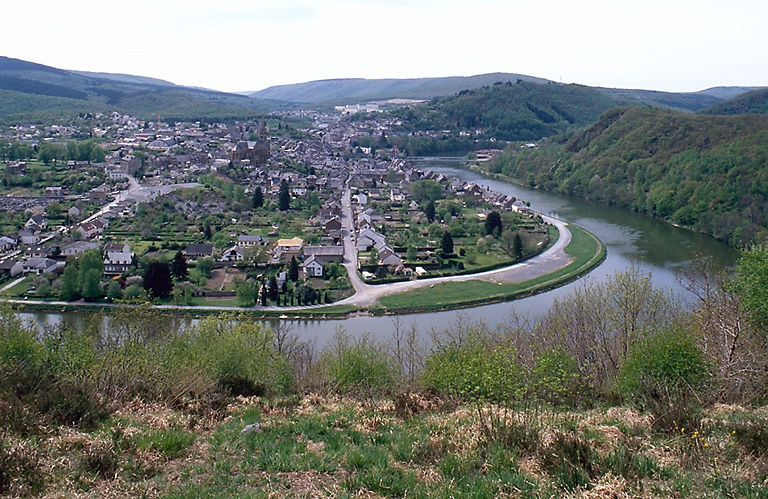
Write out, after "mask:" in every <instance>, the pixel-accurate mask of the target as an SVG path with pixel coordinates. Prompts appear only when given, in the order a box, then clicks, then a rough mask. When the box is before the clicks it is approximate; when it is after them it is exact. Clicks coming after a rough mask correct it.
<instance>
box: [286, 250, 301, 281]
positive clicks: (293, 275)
mask: <svg viewBox="0 0 768 499" xmlns="http://www.w3.org/2000/svg"><path fill="white" fill-rule="evenodd" d="M288 279H290V280H291V282H296V281H298V280H299V262H298V260H296V257H295V256H292V257H291V263H290V264H289V265H288Z"/></svg>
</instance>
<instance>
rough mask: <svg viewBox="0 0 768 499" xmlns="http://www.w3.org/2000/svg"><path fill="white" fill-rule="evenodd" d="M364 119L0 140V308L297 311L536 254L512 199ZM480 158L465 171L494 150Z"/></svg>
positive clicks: (139, 125)
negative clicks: (110, 305)
mask: <svg viewBox="0 0 768 499" xmlns="http://www.w3.org/2000/svg"><path fill="white" fill-rule="evenodd" d="M399 125H400V123H398V122H397V120H395V119H393V118H391V117H390V118H387V117H384V116H383V115H381V114H380V113H378V112H376V109H368V110H364V111H362V112H359V113H356V114H355V115H353V116H349V115H348V113H321V112H319V111H292V112H285V113H283V114H281V115H270V116H267V117H265V119H263V120H261V121H254V122H236V123H206V122H199V121H198V122H194V123H191V122H176V123H172V124H171V123H163V122H153V121H144V120H140V119H137V118H135V117H132V116H127V115H122V114H118V113H112V114H95V115H87V116H82V117H80V118H79V119H78V120H77V121H76V122H75V123H74V124H71V125H67V126H63V125H50V126H41V125H16V126H12V127H8V128H7V129H6V130H3V131H2V134H1V135H0V137H1V138H0V159H2V166H0V179H2V189H3V191H2V193H3V194H4V195H3V196H2V197H0V205H2V207H3V214H2V215H0V217H1V218H0V230H1V231H2V237H0V251H2V260H0V273H1V274H2V276H1V277H0V279H2V280H1V281H0V286H2V293H3V294H4V295H5V296H6V297H10V298H16V299H25V300H43V301H65V302H72V301H77V300H81V299H82V300H84V301H89V302H128V303H144V302H148V301H152V302H154V303H172V304H176V305H179V306H195V305H207V306H222V307H228V306H237V307H253V306H256V307H307V306H320V305H324V304H329V303H335V302H338V301H340V300H343V299H345V298H348V297H350V296H352V295H353V294H354V293H355V291H356V289H357V288H358V287H359V285H357V286H356V283H358V282H365V283H367V284H382V285H385V284H387V283H391V282H397V281H404V280H413V279H424V278H429V277H437V276H451V275H457V274H471V273H476V272H481V271H485V270H489V269H494V268H499V267H502V266H505V265H511V264H513V263H515V262H518V261H521V260H523V259H525V258H528V257H530V256H532V255H535V254H538V253H539V252H541V251H543V250H544V249H545V248H546V247H547V245H548V244H549V243H551V242H552V240H554V239H557V229H555V228H554V227H552V226H549V225H548V224H547V223H545V222H544V220H543V219H542V218H541V217H540V216H538V215H536V214H535V213H533V212H532V211H531V210H530V207H529V206H528V205H527V204H526V203H524V202H523V201H522V200H518V199H515V198H514V197H510V196H506V195H503V194H498V193H495V192H493V191H491V190H488V189H487V188H483V187H481V186H479V185H477V184H474V183H467V182H463V181H461V180H458V179H455V178H450V177H446V176H444V175H441V174H438V173H435V172H432V171H429V170H428V169H421V168H419V167H417V166H416V165H415V164H414V163H413V162H412V161H410V160H409V159H408V158H407V156H406V155H405V154H403V152H401V151H400V150H398V148H397V146H393V145H391V144H390V143H389V141H388V140H387V137H388V135H391V134H396V133H400V132H399V131H398V130H399ZM499 152H500V151H498V150H488V151H478V152H476V153H475V157H476V158H477V159H478V160H483V159H487V158H489V157H492V156H494V155H495V154H498V153H499Z"/></svg>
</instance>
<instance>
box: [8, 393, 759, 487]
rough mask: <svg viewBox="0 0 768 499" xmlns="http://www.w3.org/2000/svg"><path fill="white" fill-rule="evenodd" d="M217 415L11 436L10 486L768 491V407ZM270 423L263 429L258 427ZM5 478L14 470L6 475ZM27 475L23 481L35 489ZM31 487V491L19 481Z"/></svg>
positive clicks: (119, 415) (335, 403)
mask: <svg viewBox="0 0 768 499" xmlns="http://www.w3.org/2000/svg"><path fill="white" fill-rule="evenodd" d="M220 416H224V419H223V420H217V419H213V418H209V417H205V416H201V415H199V414H195V412H194V411H193V410H189V408H187V409H186V410H179V409H170V408H168V407H166V406H162V405H158V404H145V403H142V402H139V401H135V402H133V403H131V404H129V405H127V406H126V407H123V408H122V409H120V410H119V411H117V412H116V413H115V414H114V415H113V416H112V417H111V418H110V419H108V420H107V421H105V422H104V423H103V424H101V425H100V426H99V427H97V428H96V429H93V430H90V431H84V430H74V429H68V428H65V427H59V428H48V429H47V430H46V431H44V432H42V433H40V434H35V435H32V436H28V437H24V438H19V437H16V436H14V437H9V436H3V451H4V454H3V457H2V459H0V478H2V477H3V476H2V473H3V472H5V471H7V468H3V466H6V467H7V466H9V463H10V464H11V465H13V466H16V468H17V469H22V468H23V469H25V470H26V474H25V475H23V478H22V479H17V480H16V481H14V482H12V485H13V487H15V488H11V489H6V490H5V491H3V493H4V494H7V493H19V495H37V494H46V495H63V496H149V497H154V496H169V497H274V496H276V495H279V496H287V497H352V496H354V497H358V496H366V497H371V496H376V497H384V496H386V497H403V496H411V497H489V498H490V497H499V496H514V497H553V496H563V495H571V496H580V495H581V496H585V497H634V496H646V497H668V496H678V497H680V496H683V497H686V496H697V497H702V496H712V497H720V496H723V497H731V496H748V497H765V496H766V495H768V485H766V483H768V482H766V478H768V465H766V462H765V460H764V457H765V452H766V450H767V449H768V438H766V437H765V435H766V430H765V427H766V426H765V425H766V420H765V411H764V410H751V409H743V408H741V407H736V406H716V407H715V408H713V409H711V410H710V411H709V412H708V413H707V414H706V416H707V417H706V418H705V419H704V422H703V423H702V424H701V426H700V427H697V428H681V429H680V430H679V431H677V432H676V433H675V434H672V435H670V434H667V433H659V432H656V431H654V430H653V429H652V427H651V418H650V417H649V416H648V415H644V414H640V413H637V412H635V411H633V410H631V409H627V408H623V407H611V408H604V409H593V410H583V411H563V412H548V411H544V412H540V413H538V414H535V415H534V414H526V415H525V416H526V417H525V418H524V417H523V416H524V415H523V414H522V413H509V414H508V415H507V417H506V419H504V420H503V421H504V423H503V425H500V426H497V427H496V429H495V431H494V432H493V433H489V432H488V431H487V430H484V428H485V427H484V426H483V425H482V424H481V423H480V420H479V418H478V412H477V410H476V408H475V407H474V406H471V405H467V406H461V405H459V406H457V405H456V404H454V403H451V402H450V401H449V400H444V399H436V398H430V397H429V396H423V395H419V394H407V395H401V396H399V397H396V398H395V399H394V400H390V399H380V400H371V399H368V400H366V401H361V400H359V399H354V398H339V397H336V396H319V395H314V394H310V395H306V396H292V397H286V398H278V399H271V400H270V399H261V398H255V397H254V398H239V399H237V400H236V401H235V403H233V404H231V405H229V406H228V408H227V409H226V411H225V412H224V413H222V414H220ZM256 424H258V426H249V425H256ZM0 482H1V480H0ZM22 486H23V487H22ZM20 487H21V488H20Z"/></svg>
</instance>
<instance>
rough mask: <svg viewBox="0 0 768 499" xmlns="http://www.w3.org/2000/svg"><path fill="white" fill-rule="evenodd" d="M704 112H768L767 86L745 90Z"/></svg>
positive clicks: (730, 113) (731, 113)
mask: <svg viewBox="0 0 768 499" xmlns="http://www.w3.org/2000/svg"><path fill="white" fill-rule="evenodd" d="M703 112H704V113H706V114H729V115H733V114H747V113H757V114H766V113H768V88H761V89H757V90H752V91H750V92H746V93H743V94H740V95H737V96H736V97H734V98H732V99H728V100H727V101H724V102H720V103H719V104H715V105H713V106H711V107H709V108H707V109H705V110H704V111H703Z"/></svg>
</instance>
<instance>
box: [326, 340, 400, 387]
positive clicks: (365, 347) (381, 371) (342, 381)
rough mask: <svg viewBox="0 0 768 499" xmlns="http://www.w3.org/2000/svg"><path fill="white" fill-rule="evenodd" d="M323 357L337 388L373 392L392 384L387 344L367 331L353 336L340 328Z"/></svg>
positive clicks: (330, 378) (327, 370) (327, 371)
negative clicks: (377, 339)
mask: <svg viewBox="0 0 768 499" xmlns="http://www.w3.org/2000/svg"><path fill="white" fill-rule="evenodd" d="M321 361H322V363H323V364H324V366H325V373H326V376H327V379H328V382H329V384H330V386H331V388H332V389H333V390H337V391H341V392H352V393H365V394H369V395H370V394H373V393H378V392H382V391H383V390H385V389H387V388H389V387H390V384H391V383H392V381H393V375H394V373H393V369H392V367H391V365H392V364H391V363H390V361H389V358H388V357H387V355H386V353H385V351H384V348H383V347H382V346H381V345H379V344H377V343H376V342H375V341H374V340H372V339H371V338H370V337H369V336H368V335H366V334H364V335H362V336H360V337H357V338H353V337H351V336H350V335H348V334H346V333H345V332H344V331H343V330H339V331H338V332H337V333H336V334H335V335H334V337H333V340H332V342H331V345H330V346H328V347H327V348H326V349H325V350H324V351H323V357H322V359H321Z"/></svg>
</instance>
